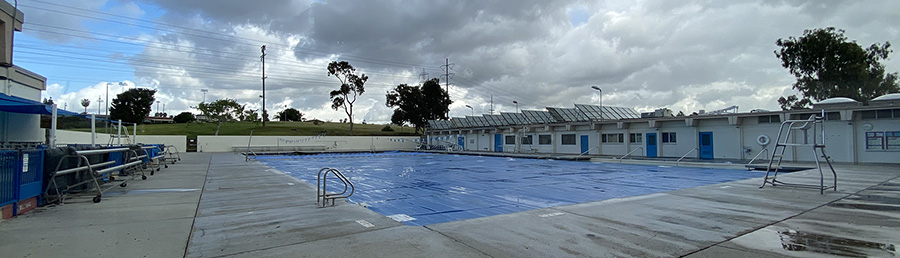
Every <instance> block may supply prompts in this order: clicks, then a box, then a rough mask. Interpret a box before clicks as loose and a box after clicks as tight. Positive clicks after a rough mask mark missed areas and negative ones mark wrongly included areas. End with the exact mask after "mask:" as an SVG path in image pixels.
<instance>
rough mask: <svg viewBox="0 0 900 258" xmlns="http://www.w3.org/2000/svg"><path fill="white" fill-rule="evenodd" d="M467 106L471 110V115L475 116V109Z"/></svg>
mask: <svg viewBox="0 0 900 258" xmlns="http://www.w3.org/2000/svg"><path fill="white" fill-rule="evenodd" d="M466 107H467V108H469V109H471V110H472V116H475V109H474V108H472V106H469V105H466Z"/></svg>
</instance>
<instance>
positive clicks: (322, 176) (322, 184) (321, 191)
mask: <svg viewBox="0 0 900 258" xmlns="http://www.w3.org/2000/svg"><path fill="white" fill-rule="evenodd" d="M329 173H331V174H333V175H334V176H335V177H337V179H338V180H341V182H342V183H344V191H341V192H340V193H331V194H330V193H328V192H327V189H326V185H327V182H326V181H327V180H328V174H329ZM316 185H317V187H318V190H317V191H316V203H318V204H319V207H320V208H324V207H325V206H326V205H327V204H328V200H331V206H334V199H338V198H347V197H350V196H351V195H353V192H354V191H356V188H355V187H353V183H351V182H350V179H347V177H346V176H344V174H343V173H341V171H339V170H337V169H334V168H323V169H321V170H319V175H318V177H317V178H316ZM347 190H350V192H349V193H347Z"/></svg>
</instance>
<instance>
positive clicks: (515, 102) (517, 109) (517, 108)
mask: <svg viewBox="0 0 900 258" xmlns="http://www.w3.org/2000/svg"><path fill="white" fill-rule="evenodd" d="M513 104H516V113H519V102H518V101H515V100H513Z"/></svg>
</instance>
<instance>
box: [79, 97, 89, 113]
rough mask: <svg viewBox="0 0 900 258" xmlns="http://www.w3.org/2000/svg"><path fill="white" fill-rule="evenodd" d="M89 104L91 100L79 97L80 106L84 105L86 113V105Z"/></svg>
mask: <svg viewBox="0 0 900 258" xmlns="http://www.w3.org/2000/svg"><path fill="white" fill-rule="evenodd" d="M90 105H91V100H89V99H81V106H82V107H84V113H85V114H87V107H88V106H90Z"/></svg>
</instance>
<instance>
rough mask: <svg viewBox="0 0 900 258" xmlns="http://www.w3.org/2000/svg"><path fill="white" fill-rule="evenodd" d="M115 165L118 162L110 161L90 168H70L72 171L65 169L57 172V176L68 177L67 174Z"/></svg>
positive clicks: (92, 165)
mask: <svg viewBox="0 0 900 258" xmlns="http://www.w3.org/2000/svg"><path fill="white" fill-rule="evenodd" d="M115 163H116V161H114V160H110V161H107V162H103V163H97V164H91V165H90V166H84V167H76V168H70V169H64V170H60V171H56V173H55V174H56V175H60V176H61V175H66V174H71V173H75V172H78V171H83V170H88V169H93V168H96V167H102V166H107V165H112V164H115Z"/></svg>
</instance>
